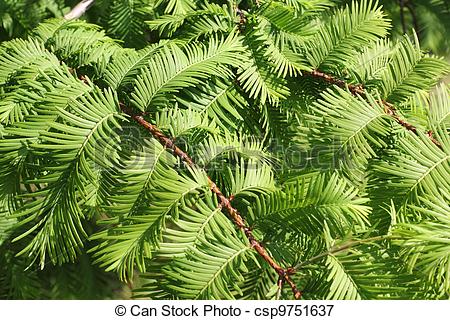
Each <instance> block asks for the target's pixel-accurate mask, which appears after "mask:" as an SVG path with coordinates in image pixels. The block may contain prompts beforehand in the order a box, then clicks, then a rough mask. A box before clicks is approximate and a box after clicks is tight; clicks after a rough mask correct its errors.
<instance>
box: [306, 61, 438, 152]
mask: <svg viewBox="0 0 450 320" xmlns="http://www.w3.org/2000/svg"><path fill="white" fill-rule="evenodd" d="M304 74H306V75H310V76H312V77H314V78H318V79H322V80H324V81H326V82H328V83H331V84H334V85H337V86H338V87H341V88H348V90H349V91H350V92H351V93H352V94H353V95H355V96H356V95H359V96H362V97H365V96H366V91H365V90H364V87H363V86H362V85H360V84H357V85H355V84H351V83H347V82H346V81H344V80H342V79H339V78H336V77H335V76H332V75H329V74H326V73H324V72H321V71H319V70H313V71H311V72H305V73H304ZM378 101H379V102H380V103H381V104H382V105H383V106H384V112H385V113H386V114H387V115H389V116H390V117H391V118H393V119H394V120H395V121H396V122H397V123H398V124H399V125H401V126H402V127H404V128H405V129H406V130H408V131H411V132H413V133H415V134H417V132H418V130H417V127H416V126H414V125H413V124H411V123H409V122H407V121H406V120H404V119H402V118H401V117H400V116H399V115H398V114H397V110H396V109H395V107H394V105H392V104H391V103H389V102H387V101H386V100H378ZM427 136H428V137H429V138H430V140H431V142H433V143H434V144H435V145H436V146H437V147H439V148H442V146H441V144H440V143H439V141H437V140H436V139H435V138H434V137H433V132H432V131H431V130H430V131H428V132H427Z"/></svg>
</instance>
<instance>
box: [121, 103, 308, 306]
mask: <svg viewBox="0 0 450 320" xmlns="http://www.w3.org/2000/svg"><path fill="white" fill-rule="evenodd" d="M120 107H121V109H122V111H123V112H125V113H126V114H128V115H129V116H130V117H131V118H132V119H133V120H134V121H136V122H137V123H139V124H140V125H141V126H142V127H144V128H145V129H146V130H147V131H149V132H150V133H151V134H152V136H153V137H154V138H155V139H157V140H158V141H159V143H161V145H163V146H164V147H165V148H167V149H169V150H171V151H172V153H173V154H174V155H176V156H177V157H179V158H180V159H181V160H182V161H183V162H184V163H185V164H186V165H188V166H189V167H191V168H198V166H197V165H196V164H195V162H194V161H193V160H192V158H191V157H189V155H188V154H186V153H185V152H184V151H183V150H181V149H180V148H178V147H177V146H176V145H175V144H174V142H173V141H172V140H171V139H169V138H168V137H166V136H165V135H164V133H162V132H161V131H160V130H159V129H158V128H157V127H156V126H154V125H152V124H151V123H149V122H148V121H147V120H145V119H144V117H143V116H142V115H140V114H135V113H133V111H132V110H131V109H129V108H128V107H126V106H125V105H124V104H123V103H121V104H120ZM208 183H209V186H210V189H211V191H212V192H213V193H214V194H215V195H216V196H217V197H218V199H219V205H220V207H221V208H222V209H225V210H226V211H227V212H228V215H229V216H230V218H231V219H232V220H233V222H234V224H235V225H236V226H237V227H238V228H239V229H241V230H242V231H243V232H244V234H245V236H246V237H247V239H248V241H249V242H250V244H251V246H252V248H253V249H255V250H256V252H257V253H258V254H259V255H260V256H261V257H262V258H263V259H264V260H265V261H266V262H267V263H268V264H269V265H270V266H271V267H272V268H273V269H274V270H275V271H276V273H277V274H278V275H279V277H280V279H282V280H283V283H284V282H286V283H287V284H289V286H290V287H291V289H292V292H293V294H294V297H295V298H296V299H300V297H301V295H302V292H301V291H300V290H299V289H298V288H297V286H296V285H295V283H294V281H293V280H292V279H291V277H290V275H291V274H292V273H293V272H292V271H293V270H292V269H290V268H288V269H284V268H283V267H281V266H280V265H279V264H278V263H277V262H276V261H275V260H274V259H273V258H272V257H271V256H270V255H269V253H268V252H267V251H266V249H264V247H263V245H262V244H261V243H260V242H259V241H258V240H256V239H255V237H254V236H253V232H252V230H251V229H250V228H249V227H248V226H247V225H246V224H245V221H244V219H243V218H242V216H241V214H240V213H239V212H238V211H237V209H235V208H234V207H233V206H232V205H231V202H230V200H229V199H228V198H227V197H225V196H224V195H223V193H222V192H221V191H220V189H219V188H218V187H217V185H216V184H215V183H214V181H212V180H211V178H210V177H208Z"/></svg>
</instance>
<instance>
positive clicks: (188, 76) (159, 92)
mask: <svg viewBox="0 0 450 320" xmlns="http://www.w3.org/2000/svg"><path fill="white" fill-rule="evenodd" d="M243 51H244V48H243V46H242V44H241V41H240V39H239V38H238V37H237V36H235V35H230V36H229V37H228V38H226V39H218V38H211V39H210V42H209V44H208V46H207V47H206V46H204V45H200V44H193V45H190V46H186V47H185V48H184V49H181V48H179V47H178V46H176V45H174V44H172V45H171V46H167V47H165V48H164V50H163V51H161V52H160V53H158V54H156V55H155V56H154V57H152V59H151V61H150V62H149V66H148V67H146V68H145V69H144V71H143V72H142V74H141V75H140V76H139V77H138V80H136V88H135V91H134V92H133V93H132V94H131V95H132V98H133V104H134V105H135V106H136V107H137V108H138V109H140V110H143V111H146V110H149V109H151V108H153V110H155V109H157V108H160V107H164V106H166V105H167V103H168V101H170V100H171V97H172V96H171V94H173V93H174V92H179V91H181V89H183V88H186V87H191V86H195V85H198V84H200V83H201V82H202V81H204V80H205V79H207V78H208V77H211V76H218V77H227V76H228V75H229V71H228V68H226V67H227V66H229V65H231V66H236V67H237V66H238V65H239V64H240V63H241V61H242V54H243ZM172 99H173V98H172Z"/></svg>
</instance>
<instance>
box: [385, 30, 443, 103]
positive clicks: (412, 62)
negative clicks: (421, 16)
mask: <svg viewBox="0 0 450 320" xmlns="http://www.w3.org/2000/svg"><path fill="white" fill-rule="evenodd" d="M449 70H450V68H449V65H448V64H447V63H446V62H445V61H444V60H442V59H439V58H437V57H433V56H430V55H424V54H423V53H422V51H421V49H420V46H419V42H418V40H417V36H415V39H414V41H412V40H410V39H409V38H408V37H405V38H404V39H403V41H401V42H399V43H398V45H397V48H396V50H395V51H394V53H393V55H392V59H391V62H390V63H389V65H388V66H387V68H386V69H385V71H384V72H383V74H382V76H381V80H382V81H381V92H382V96H383V98H384V99H386V100H387V101H389V102H392V103H396V104H399V103H403V102H406V101H407V100H408V99H409V98H411V97H412V96H413V95H417V94H424V93H426V92H428V91H429V89H430V88H431V87H432V86H433V85H435V84H436V83H437V81H438V80H439V79H440V78H441V77H442V76H443V75H445V74H446V73H447V72H448V71H449Z"/></svg>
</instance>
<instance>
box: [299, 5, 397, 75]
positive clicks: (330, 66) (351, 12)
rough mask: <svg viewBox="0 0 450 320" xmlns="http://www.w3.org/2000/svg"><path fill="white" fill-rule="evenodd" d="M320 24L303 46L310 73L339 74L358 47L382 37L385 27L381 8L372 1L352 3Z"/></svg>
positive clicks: (385, 30)
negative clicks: (324, 71) (326, 72)
mask: <svg viewBox="0 0 450 320" xmlns="http://www.w3.org/2000/svg"><path fill="white" fill-rule="evenodd" d="M328 19H329V20H328V21H327V22H326V23H323V24H322V25H321V27H320V29H319V32H318V33H317V35H316V36H314V37H313V38H312V40H311V41H310V42H309V44H307V45H306V48H305V51H306V57H307V59H308V61H309V63H310V65H311V67H312V68H314V69H320V70H326V71H331V72H337V73H339V72H340V67H339V66H343V62H344V61H345V63H344V66H345V64H347V65H348V64H350V63H349V60H350V61H351V60H352V59H354V56H355V55H356V53H357V52H358V51H359V49H360V48H361V47H364V46H366V45H368V44H369V43H370V42H373V41H376V40H378V39H379V38H381V37H384V36H385V35H386V33H387V29H388V27H389V23H388V20H386V19H385V17H384V14H383V12H382V11H381V8H380V7H378V4H377V2H374V1H372V0H364V1H352V4H351V6H346V8H345V9H339V10H337V11H336V12H334V14H333V16H331V17H329V18H328ZM353 63H354V62H353Z"/></svg>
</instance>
